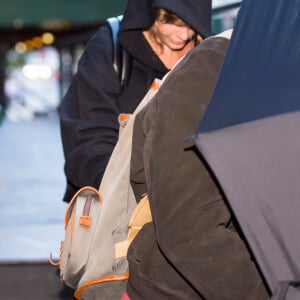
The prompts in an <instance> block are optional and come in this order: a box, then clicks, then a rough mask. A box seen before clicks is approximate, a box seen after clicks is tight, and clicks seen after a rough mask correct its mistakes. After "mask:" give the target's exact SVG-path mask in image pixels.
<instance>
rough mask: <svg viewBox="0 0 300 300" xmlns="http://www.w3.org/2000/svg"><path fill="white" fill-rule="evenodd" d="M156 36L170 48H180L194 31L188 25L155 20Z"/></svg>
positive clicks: (188, 40)
mask: <svg viewBox="0 0 300 300" xmlns="http://www.w3.org/2000/svg"><path fill="white" fill-rule="evenodd" d="M155 26H156V34H157V38H158V39H159V40H160V42H161V43H162V44H163V45H165V46H167V47H169V48H170V49H172V50H181V49H183V48H184V47H185V45H186V44H187V43H188V42H190V41H191V39H192V38H193V36H194V35H195V31H194V30H192V29H191V28H190V27H189V26H187V25H183V26H178V25H175V24H170V23H162V22H160V21H156V22H155Z"/></svg>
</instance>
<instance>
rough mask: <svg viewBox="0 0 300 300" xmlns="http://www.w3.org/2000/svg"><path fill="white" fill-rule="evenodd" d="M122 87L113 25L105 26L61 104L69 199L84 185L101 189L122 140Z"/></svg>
mask: <svg viewBox="0 0 300 300" xmlns="http://www.w3.org/2000/svg"><path fill="white" fill-rule="evenodd" d="M120 90H121V87H120V83H119V79H118V77H117V75H116V73H115V71H114V69H113V65H112V42H111V37H110V32H109V28H108V27H107V26H103V27H101V28H100V29H99V30H98V31H97V33H96V34H95V36H94V37H93V38H92V39H91V40H90V42H89V43H88V45H87V47H86V49H85V51H84V53H83V55H82V57H81V59H80V61H79V63H78V71H77V73H76V74H75V76H74V78H73V80H72V83H71V85H70V88H69V90H68V92H67V94H66V96H65V97H64V99H63V101H62V104H61V107H60V126H61V138H62V144H63V150H64V156H65V167H64V170H65V174H66V178H67V190H66V193H65V196H64V199H63V200H64V201H66V202H69V201H70V200H71V198H72V196H73V195H74V193H75V192H76V191H77V190H78V189H79V188H81V187H83V186H87V185H88V186H93V187H95V188H99V184H100V181H101V178H102V176H103V173H104V170H105V167H106V165H107V163H108V160H109V158H110V155H111V153H112V151H113V148H114V146H115V144H116V142H117V139H118V128H119V126H118V122H117V117H118V115H119V108H118V106H117V103H116V97H117V95H118V94H119V93H120Z"/></svg>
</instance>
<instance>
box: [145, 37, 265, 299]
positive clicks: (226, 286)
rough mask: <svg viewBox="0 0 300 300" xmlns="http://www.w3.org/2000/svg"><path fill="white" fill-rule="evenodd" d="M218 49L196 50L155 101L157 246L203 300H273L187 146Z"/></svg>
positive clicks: (149, 147) (152, 172)
mask: <svg viewBox="0 0 300 300" xmlns="http://www.w3.org/2000/svg"><path fill="white" fill-rule="evenodd" d="M219 43H220V46H221V45H223V44H224V46H225V45H226V43H225V40H222V39H213V40H211V41H210V42H209V41H207V42H205V43H204V42H203V46H201V45H200V46H199V47H198V48H195V50H194V51H191V52H190V55H189V56H188V57H187V58H186V61H185V63H184V64H181V65H180V66H179V65H178V68H177V70H176V72H174V74H173V76H171V75H170V76H169V77H168V78H167V80H166V81H165V83H164V84H163V86H162V87H161V88H160V90H159V92H158V93H157V95H156V99H155V100H156V103H157V105H158V107H157V113H156V115H155V120H153V121H152V122H153V124H154V126H151V128H152V129H151V130H150V131H148V133H147V138H148V139H149V142H148V143H147V138H146V143H145V145H144V149H145V151H147V157H146V155H144V156H145V157H144V161H145V162H146V163H145V173H146V179H147V174H149V178H151V182H150V184H151V193H150V194H149V196H150V198H149V199H150V206H151V211H152V216H153V222H154V225H155V233H156V240H157V243H158V245H159V248H160V249H161V251H162V253H163V254H164V256H165V257H166V258H167V260H168V261H169V262H170V263H171V264H172V265H173V266H174V268H175V269H176V270H177V271H178V272H179V273H180V274H181V275H182V276H183V278H185V280H186V281H187V282H189V283H190V284H191V286H192V287H193V288H194V289H195V290H196V291H198V293H199V294H201V295H203V296H204V298H205V299H232V300H233V299H245V297H244V296H245V295H251V297H252V298H251V297H249V298H247V299H250V298H251V299H268V298H267V294H266V291H265V289H264V287H263V284H262V280H261V278H260V276H259V274H258V271H257V269H256V267H255V264H254V262H253V261H252V259H251V255H250V253H249V252H248V250H247V248H246V245H245V243H244V241H243V239H242V238H241V236H240V235H239V230H236V228H237V227H235V226H233V223H232V218H233V215H232V214H231V212H230V210H229V207H228V206H227V203H226V199H225V198H223V195H222V193H221V191H220V190H219V188H218V185H217V183H216V182H215V180H214V176H213V175H212V174H211V173H210V171H209V169H208V168H207V165H206V162H205V161H204V160H203V159H202V157H201V155H200V154H199V153H198V152H197V150H196V149H195V146H194V145H193V144H192V143H189V142H186V141H185V137H188V136H190V135H191V134H193V133H194V132H195V130H196V129H197V126H198V124H199V122H200V120H201V118H202V116H203V113H204V111H205V109H206V107H207V104H208V101H209V99H210V97H211V94H212V91H213V88H214V84H215V81H216V79H217V76H218V72H219V69H220V66H221V64H222V60H223V55H224V51H222V52H220V50H221V47H220V46H219V47H218V48H217V46H218V44H219ZM221 43H222V44H221ZM205 45H206V46H205ZM170 111H171V113H170ZM147 159H149V161H148V163H147ZM147 166H148V167H147ZM147 168H149V170H147ZM150 176H151V177H150ZM147 186H148V182H147Z"/></svg>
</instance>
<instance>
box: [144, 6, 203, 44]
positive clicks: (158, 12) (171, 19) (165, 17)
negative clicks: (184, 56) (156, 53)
mask: <svg viewBox="0 0 300 300" xmlns="http://www.w3.org/2000/svg"><path fill="white" fill-rule="evenodd" d="M155 21H159V22H161V23H169V24H174V25H177V26H189V25H188V24H186V23H185V22H184V21H183V20H182V19H180V18H179V17H178V16H177V15H175V14H174V13H172V12H170V11H169V10H167V9H165V8H156V9H155ZM149 33H150V35H151V36H152V38H154V39H155V40H156V41H157V43H158V44H160V42H159V41H158V39H157V37H156V28H155V26H152V27H151V28H150V30H149ZM193 39H194V42H195V45H197V44H199V43H200V42H201V41H202V40H203V38H202V36H201V35H200V34H198V33H196V34H195V36H194V37H193Z"/></svg>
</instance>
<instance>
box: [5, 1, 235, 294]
mask: <svg viewBox="0 0 300 300" xmlns="http://www.w3.org/2000/svg"><path fill="white" fill-rule="evenodd" d="M13 2H15V3H14V4H12V3H10V4H7V2H5V3H4V1H3V0H2V1H1V0H0V3H1V4H2V5H1V7H2V8H1V12H0V145H1V146H0V208H1V218H0V238H1V242H0V277H1V280H2V279H3V280H2V281H3V282H2V286H3V287H4V288H1V289H0V299H1V300H14V299H16V300H17V299H23V300H24V299H31V300H47V299H52V300H56V299H57V300H59V299H73V296H72V293H73V292H72V291H70V290H69V289H67V288H65V287H64V286H63V284H62V283H61V282H60V281H59V279H58V272H57V268H56V267H53V266H50V265H49V263H48V257H49V253H50V252H53V255H54V257H56V258H58V256H59V246H60V241H61V240H62V239H63V237H64V225H63V219H64V213H65V209H66V206H67V204H66V203H63V202H62V197H63V194H64V188H65V177H64V173H63V163H64V161H63V153H62V146H61V141H60V131H59V122H58V109H59V105H60V102H61V99H62V97H63V95H64V94H65V92H66V90H67V88H68V86H69V84H70V81H71V78H72V75H73V74H74V72H76V66H77V62H78V59H79V58H80V55H81V54H82V51H83V49H84V47H85V45H86V43H87V41H88V40H89V39H90V38H91V36H92V35H93V34H94V32H95V30H96V29H97V28H98V27H99V26H101V25H103V24H104V22H105V19H106V18H108V17H111V16H116V15H120V14H121V13H122V12H123V9H124V7H125V4H126V0H119V1H117V0H114V1H101V0H97V1H94V0H93V1H84V0H80V1H76V2H70V1H68V0H56V1H54V0H53V1H52V2H46V1H34V0H31V1H25V2H23V1H18V0H14V1H13ZM29 3H30V4H29ZM240 3H241V1H237V0H236V1H234V0H213V28H214V32H215V33H218V32H221V31H223V30H225V29H228V28H231V27H234V22H235V19H236V14H237V12H238V8H239V5H240Z"/></svg>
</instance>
